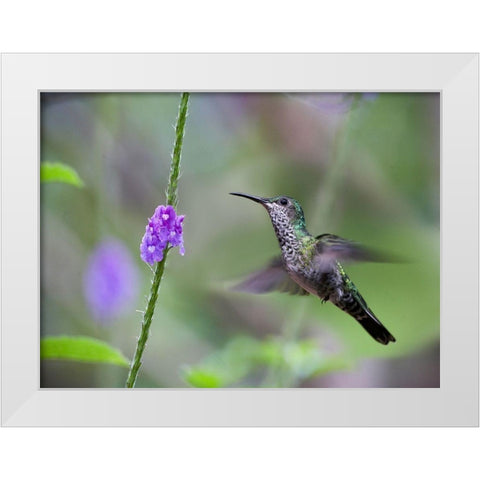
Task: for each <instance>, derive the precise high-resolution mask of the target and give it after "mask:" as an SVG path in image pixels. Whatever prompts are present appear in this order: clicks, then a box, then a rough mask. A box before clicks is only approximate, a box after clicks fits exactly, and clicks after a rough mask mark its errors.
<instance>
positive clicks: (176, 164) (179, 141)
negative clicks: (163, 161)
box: [166, 93, 190, 208]
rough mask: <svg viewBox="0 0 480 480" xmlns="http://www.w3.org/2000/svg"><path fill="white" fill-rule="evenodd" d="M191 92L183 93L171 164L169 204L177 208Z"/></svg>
mask: <svg viewBox="0 0 480 480" xmlns="http://www.w3.org/2000/svg"><path fill="white" fill-rule="evenodd" d="M189 97H190V94H189V93H182V98H181V100H180V107H179V109H178V117H177V126H176V127H175V146H174V148H173V153H172V164H171V166H170V180H169V182H168V188H167V192H166V194H167V205H171V206H172V207H173V208H177V202H178V199H177V196H178V177H179V173H180V157H181V154H182V146H183V135H184V133H185V122H186V120H187V110H188V99H189Z"/></svg>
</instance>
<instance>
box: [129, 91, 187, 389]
mask: <svg viewBox="0 0 480 480" xmlns="http://www.w3.org/2000/svg"><path fill="white" fill-rule="evenodd" d="M189 96H190V94H189V93H182V97H181V100H180V107H179V109H178V117H177V126H176V128H175V146H174V148H173V154H172V163H171V166H170V176H169V180H168V187H167V192H166V195H167V205H172V206H173V207H174V208H176V206H177V203H178V177H179V174H180V158H181V154H182V146H183V136H184V133H185V121H186V119H187V111H188V99H189ZM169 250H170V247H167V248H166V249H165V251H164V253H163V259H162V261H161V262H159V263H158V264H157V267H156V269H155V273H154V276H153V281H152V287H151V288H150V295H149V297H148V302H147V309H146V310H145V313H144V315H143V321H142V328H141V332H140V336H139V337H138V340H137V348H136V349H135V354H134V356H133V360H132V363H131V365H130V371H129V372H128V377H127V381H126V383H125V386H126V387H127V388H133V387H134V386H135V382H136V380H137V376H138V371H139V370H140V367H141V365H142V356H143V351H144V350H145V346H146V344H147V340H148V335H149V332H150V325H151V323H152V318H153V312H154V311H155V305H156V303H157V299H158V290H159V288H160V283H161V281H162V277H163V272H164V271H165V263H166V261H167V255H168V252H169Z"/></svg>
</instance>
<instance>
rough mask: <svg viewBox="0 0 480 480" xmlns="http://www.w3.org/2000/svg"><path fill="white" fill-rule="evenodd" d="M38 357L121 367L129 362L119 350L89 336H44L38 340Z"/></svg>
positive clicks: (126, 365)
mask: <svg viewBox="0 0 480 480" xmlns="http://www.w3.org/2000/svg"><path fill="white" fill-rule="evenodd" d="M40 358H43V359H46V358H50V359H58V360H74V361H78V362H90V363H111V364H114V365H120V366H122V367H128V366H129V364H130V362H129V361H128V359H127V358H126V357H125V356H124V355H123V354H122V353H121V352H120V351H119V350H117V349H115V348H113V347H111V346H110V345H108V343H105V342H102V341H101V340H97V339H96V338H90V337H68V336H61V337H44V338H42V339H41V340H40Z"/></svg>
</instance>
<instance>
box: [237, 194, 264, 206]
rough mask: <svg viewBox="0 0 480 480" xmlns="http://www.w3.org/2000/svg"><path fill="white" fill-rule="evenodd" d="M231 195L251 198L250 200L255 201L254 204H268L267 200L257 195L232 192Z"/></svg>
mask: <svg viewBox="0 0 480 480" xmlns="http://www.w3.org/2000/svg"><path fill="white" fill-rule="evenodd" d="M230 195H236V196H237V197H245V198H249V199H250V200H253V201H254V202H257V203H261V204H262V205H265V204H266V203H267V202H268V199H267V198H263V197H256V196H255V195H247V194H246V193H237V192H231V193H230Z"/></svg>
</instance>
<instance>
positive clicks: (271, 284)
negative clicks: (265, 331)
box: [233, 257, 308, 295]
mask: <svg viewBox="0 0 480 480" xmlns="http://www.w3.org/2000/svg"><path fill="white" fill-rule="evenodd" d="M233 290H236V291H239V292H247V293H267V292H272V291H274V290H278V291H280V292H286V293H290V294H291V295H308V292H307V291H306V290H304V289H303V288H302V287H301V286H300V285H298V284H297V283H295V282H294V281H293V280H292V279H291V278H290V277H289V276H288V274H287V272H286V271H285V268H284V266H283V261H282V257H275V258H274V259H273V260H272V261H271V262H270V263H269V265H268V266H267V267H265V268H264V269H262V270H258V271H257V272H254V273H252V274H251V275H250V276H249V277H248V278H246V279H245V280H244V281H243V282H241V283H240V284H238V285H236V286H235V287H234V288H233Z"/></svg>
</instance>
